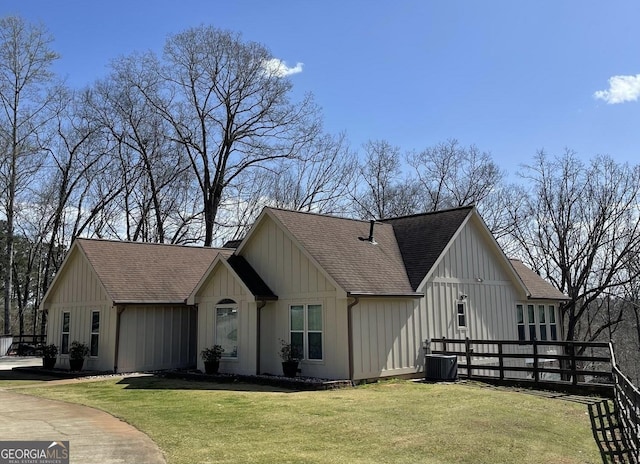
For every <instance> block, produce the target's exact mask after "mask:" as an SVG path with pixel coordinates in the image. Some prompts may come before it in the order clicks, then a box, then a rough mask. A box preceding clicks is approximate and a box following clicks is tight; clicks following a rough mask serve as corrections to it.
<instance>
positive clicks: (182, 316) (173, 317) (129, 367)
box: [118, 306, 196, 372]
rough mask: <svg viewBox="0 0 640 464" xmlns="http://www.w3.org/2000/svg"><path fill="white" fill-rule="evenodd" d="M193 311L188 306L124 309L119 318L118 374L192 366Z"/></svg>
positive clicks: (194, 334)
mask: <svg viewBox="0 0 640 464" xmlns="http://www.w3.org/2000/svg"><path fill="white" fill-rule="evenodd" d="M195 330H196V311H195V309H194V308H192V307H187V306H127V307H126V308H125V310H124V311H123V312H122V314H121V315H120V347H119V350H118V372H132V371H147V370H157V369H171V368H186V367H191V366H194V365H195V361H196V352H195V349H196V347H195V336H196V333H195Z"/></svg>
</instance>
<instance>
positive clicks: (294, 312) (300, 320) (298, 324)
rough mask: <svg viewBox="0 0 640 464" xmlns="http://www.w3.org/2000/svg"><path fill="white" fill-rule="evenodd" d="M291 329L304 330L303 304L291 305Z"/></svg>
mask: <svg viewBox="0 0 640 464" xmlns="http://www.w3.org/2000/svg"><path fill="white" fill-rule="evenodd" d="M291 330H304V306H291Z"/></svg>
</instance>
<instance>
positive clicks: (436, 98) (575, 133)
mask: <svg viewBox="0 0 640 464" xmlns="http://www.w3.org/2000/svg"><path fill="white" fill-rule="evenodd" d="M9 14H16V15H20V16H22V17H23V18H24V19H26V20H28V21H30V22H42V23H43V24H44V25H45V26H46V27H47V28H48V29H49V31H50V32H51V33H52V34H53V36H54V37H55V39H56V40H55V42H54V44H53V48H54V49H55V50H56V51H58V52H59V53H60V54H61V55H62V59H61V60H60V61H59V63H58V65H57V71H58V72H59V73H60V74H62V75H65V76H67V80H68V83H69V84H70V85H72V86H74V87H81V86H83V85H86V84H89V83H91V82H92V81H93V80H95V79H97V78H100V77H103V76H104V75H105V74H106V72H107V65H108V63H109V62H110V61H111V60H112V59H114V58H117V57H118V56H121V55H127V54H129V53H131V52H133V51H136V50H137V51H141V50H148V49H152V50H155V51H158V52H160V51H161V49H162V46H163V44H164V41H165V39H166V37H167V36H168V35H170V34H174V33H178V32H181V31H183V30H185V29H187V28H189V27H191V26H198V25H201V24H211V25H214V26H216V27H219V28H223V29H230V30H234V31H238V32H241V33H242V35H243V37H244V39H246V40H253V41H257V42H261V43H263V44H265V45H266V46H267V47H268V48H269V49H270V50H271V51H272V53H273V55H274V56H275V57H276V58H278V59H280V60H283V61H285V62H286V63H287V65H288V66H290V67H295V66H296V64H298V63H302V71H301V72H299V73H296V74H293V75H292V76H291V79H292V80H293V82H294V88H295V92H296V93H297V94H300V95H301V94H303V93H305V92H312V93H313V94H314V95H315V97H316V101H317V102H318V103H319V104H320V105H321V106H322V108H323V113H324V118H325V126H326V129H327V130H328V131H331V132H339V131H345V132H346V133H347V136H348V138H349V140H350V141H351V144H352V146H353V147H354V148H358V147H360V146H361V144H362V143H363V142H365V141H366V140H368V139H386V140H388V141H389V142H391V143H392V144H394V145H398V146H400V147H401V148H402V149H403V150H420V149H422V148H425V147H428V146H432V145H435V144H436V143H438V142H442V141H445V140H446V139H449V138H457V139H458V140H459V141H460V142H461V143H463V144H465V145H468V144H472V143H473V144H476V145H477V146H478V147H479V148H480V149H482V150H485V151H490V152H491V153H492V155H493V157H494V159H495V160H496V161H497V162H499V163H500V165H501V166H502V167H503V168H504V169H505V170H506V171H507V172H508V173H510V174H513V173H515V171H516V170H517V169H518V166H519V164H521V163H527V162H530V161H531V159H532V157H533V155H534V154H535V153H536V151H537V150H539V149H545V150H546V151H547V152H549V153H552V154H554V153H561V152H562V151H563V150H564V148H565V147H567V148H571V149H573V150H575V151H577V152H578V154H579V155H580V156H581V157H583V158H584V159H588V158H590V157H592V156H593V155H596V154H608V155H611V156H612V157H613V158H615V159H616V160H618V161H629V162H631V163H637V162H640V27H639V26H640V19H639V18H640V2H638V1H637V0H621V1H615V2H596V1H591V0H580V1H561V0H554V1H552V0H537V1H513V0H504V1H477V0H466V1H445V0H441V1H428V0H421V1H403V0H396V1H394V2H390V1H389V2H386V1H385V2H383V1H371V0H370V1H359V0H357V1H356V0H349V1H347V0H342V1H334V0H323V1H303V0H298V1H276V0H274V1H268V2H266V1H258V0H254V1H235V2H216V1H213V0H181V1H180V2H178V1H175V0H154V1H139V0H129V1H126V2H125V1H122V0H110V1H105V2H93V1H87V0H66V1H65V0H58V1H51V0H1V2H0V15H2V16H4V15H9ZM597 92H600V93H597ZM596 96H599V98H596Z"/></svg>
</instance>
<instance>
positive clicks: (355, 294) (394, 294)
mask: <svg viewBox="0 0 640 464" xmlns="http://www.w3.org/2000/svg"><path fill="white" fill-rule="evenodd" d="M347 296H349V297H358V298H363V297H372V298H373V297H375V298H412V299H419V298H422V297H423V296H424V293H421V292H347Z"/></svg>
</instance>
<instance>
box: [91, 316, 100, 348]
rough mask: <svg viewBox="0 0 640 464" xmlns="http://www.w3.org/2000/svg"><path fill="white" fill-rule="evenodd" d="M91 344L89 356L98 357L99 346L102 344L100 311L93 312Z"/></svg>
mask: <svg viewBox="0 0 640 464" xmlns="http://www.w3.org/2000/svg"><path fill="white" fill-rule="evenodd" d="M90 339H91V344H90V348H89V355H90V356H92V357H96V356H98V346H99V342H100V311H91V337H90Z"/></svg>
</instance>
